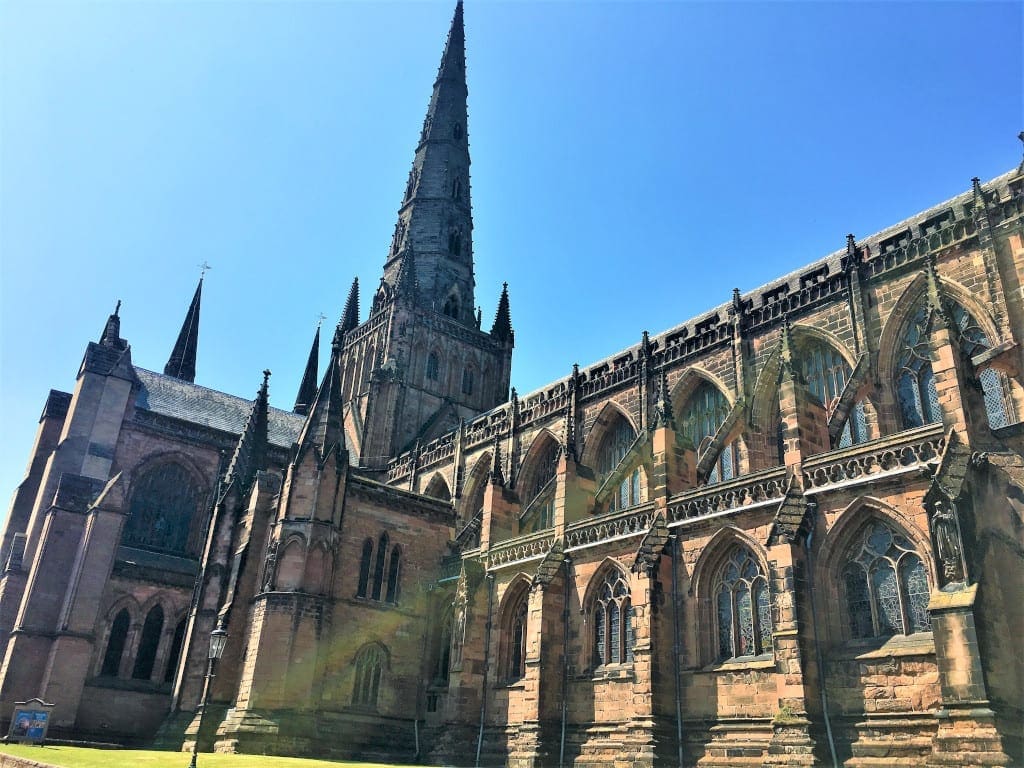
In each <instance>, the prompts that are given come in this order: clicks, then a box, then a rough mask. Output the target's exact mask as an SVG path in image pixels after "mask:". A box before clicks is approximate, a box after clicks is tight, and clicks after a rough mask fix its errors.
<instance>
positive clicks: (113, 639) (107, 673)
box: [100, 608, 131, 677]
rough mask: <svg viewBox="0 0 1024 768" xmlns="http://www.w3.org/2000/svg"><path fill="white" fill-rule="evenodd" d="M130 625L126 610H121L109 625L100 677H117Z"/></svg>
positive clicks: (129, 617)
mask: <svg viewBox="0 0 1024 768" xmlns="http://www.w3.org/2000/svg"><path fill="white" fill-rule="evenodd" d="M130 624H131V616H129V615H128V609H127V608H122V609H121V610H120V611H118V613H117V616H115V617H114V621H113V622H111V624H110V635H109V636H108V637H107V650H106V652H105V653H104V654H103V666H102V667H101V669H100V675H102V676H103V677H117V675H118V672H119V671H120V669H121V657H122V656H123V655H124V645H125V641H126V640H127V639H128V627H129V625H130Z"/></svg>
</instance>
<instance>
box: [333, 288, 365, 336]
mask: <svg viewBox="0 0 1024 768" xmlns="http://www.w3.org/2000/svg"><path fill="white" fill-rule="evenodd" d="M357 327H359V278H358V277H355V278H353V279H352V287H351V288H349V291H348V298H347V299H345V309H344V310H342V313H341V320H339V321H338V330H337V331H336V332H335V334H334V336H335V339H336V340H338V341H344V337H345V334H346V333H348V332H349V331H351V330H354V329H355V328H357Z"/></svg>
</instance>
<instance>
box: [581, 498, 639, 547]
mask: <svg viewBox="0 0 1024 768" xmlns="http://www.w3.org/2000/svg"><path fill="white" fill-rule="evenodd" d="M654 515H655V509H654V505H653V504H644V505H643V506H641V507H634V508H633V509H627V510H625V511H623V512H612V513H610V514H607V515H601V516H600V517H595V518H591V519H590V520H582V521H580V522H577V523H573V524H572V525H570V526H568V527H567V528H566V531H565V546H566V549H573V548H577V547H588V546H593V545H594V544H600V543H602V542H605V541H613V540H615V539H621V538H626V537H629V536H642V535H644V534H645V533H647V531H648V530H650V527H651V523H652V522H653V521H654Z"/></svg>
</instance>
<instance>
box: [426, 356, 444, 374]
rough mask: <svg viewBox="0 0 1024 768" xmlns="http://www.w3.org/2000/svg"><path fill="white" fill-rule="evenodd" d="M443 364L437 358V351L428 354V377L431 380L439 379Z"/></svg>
mask: <svg viewBox="0 0 1024 768" xmlns="http://www.w3.org/2000/svg"><path fill="white" fill-rule="evenodd" d="M440 368H441V364H440V361H439V360H438V359H437V353H435V352H431V353H430V354H429V355H427V378H428V379H429V380H430V381H437V377H438V373H439V371H440Z"/></svg>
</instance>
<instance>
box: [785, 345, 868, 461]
mask: <svg viewBox="0 0 1024 768" xmlns="http://www.w3.org/2000/svg"><path fill="white" fill-rule="evenodd" d="M801 367H802V372H803V375H804V380H805V381H806V382H807V387H808V389H810V390H811V394H812V395H814V396H815V397H816V398H818V401H819V402H820V403H821V404H822V405H823V406H825V412H826V413H827V414H828V415H829V416H831V415H832V412H833V411H834V410H835V407H836V405H837V404H838V403H839V398H840V397H841V396H842V394H843V390H844V389H845V388H846V384H847V382H848V381H849V380H850V373H851V372H852V371H851V368H850V364H849V363H848V362H846V358H844V357H843V356H842V355H841V354H839V352H837V351H836V350H835V349H833V348H832V347H831V346H829V345H827V344H823V343H821V342H819V341H813V342H809V343H807V344H804V345H803V348H802V349H801ZM867 439H868V432H867V419H866V416H865V412H864V401H863V400H861V401H858V402H857V403H856V405H854V407H853V409H852V410H851V412H850V415H849V416H848V417H847V420H846V424H845V425H844V426H843V431H842V432H841V433H840V435H839V438H838V440H837V443H836V446H835V447H837V448H847V447H849V446H851V445H856V444H857V443H863V442H864V441H865V440H867Z"/></svg>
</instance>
